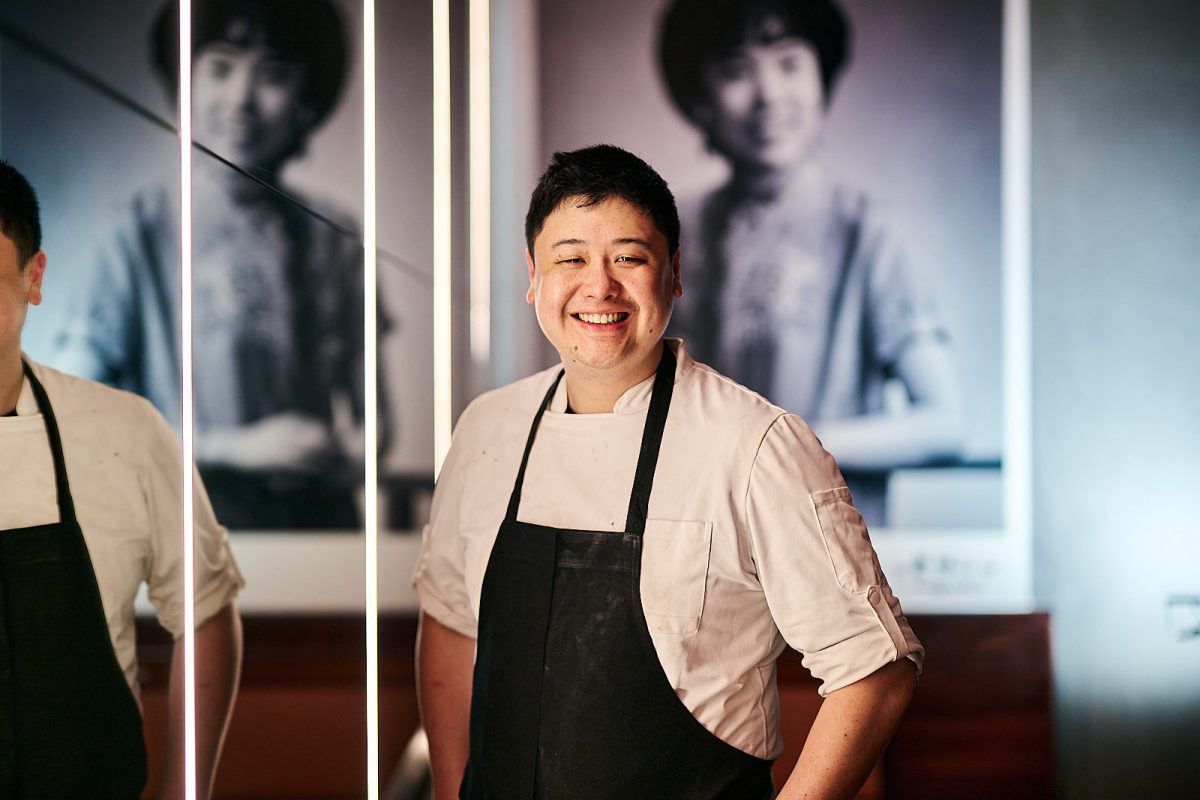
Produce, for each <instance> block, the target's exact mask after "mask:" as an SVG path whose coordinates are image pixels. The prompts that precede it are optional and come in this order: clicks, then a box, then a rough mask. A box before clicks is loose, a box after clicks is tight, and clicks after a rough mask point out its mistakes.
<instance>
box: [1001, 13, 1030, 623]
mask: <svg viewBox="0 0 1200 800" xmlns="http://www.w3.org/2000/svg"><path fill="white" fill-rule="evenodd" d="M1003 86H1004V96H1003V109H1002V110H1003V113H1002V115H1001V116H1002V119H1003V120H1004V130H1003V137H1004V140H1003V148H1002V152H1003V153H1004V158H1003V170H1004V174H1003V203H1004V228H1003V229H1004V386H1005V391H1004V519H1005V525H1006V527H1007V528H1008V530H1009V535H1010V536H1011V537H1012V538H1013V541H1014V546H1015V548H1016V550H1015V552H1014V553H1013V555H1014V556H1015V557H1017V558H1020V563H1021V564H1022V565H1023V576H1022V581H1023V584H1022V586H1021V587H1020V588H1021V593H1020V598H1021V601H1022V602H1023V603H1025V604H1026V605H1027V606H1029V607H1030V608H1032V607H1033V601H1034V597H1033V575H1032V572H1033V486H1032V483H1033V424H1032V420H1031V414H1032V412H1031V404H1032V400H1033V394H1032V384H1031V380H1032V370H1033V363H1032V361H1033V359H1032V307H1031V296H1030V294H1031V287H1030V281H1031V268H1030V213H1031V212H1030V207H1029V204H1030V120H1031V110H1030V102H1031V101H1030V91H1031V88H1030V46H1029V2H1028V0H1006V2H1005V5H1004V80H1003Z"/></svg>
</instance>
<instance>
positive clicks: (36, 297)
mask: <svg viewBox="0 0 1200 800" xmlns="http://www.w3.org/2000/svg"><path fill="white" fill-rule="evenodd" d="M45 274H46V254H45V253H43V252H42V251H41V250H38V251H37V252H36V253H34V254H33V256H32V257H31V258H30V259H29V262H28V263H27V264H26V265H25V279H26V280H27V281H29V290H28V291H27V292H26V293H25V297H26V299H28V300H29V304H30V305H34V306H36V305H40V304H41V302H42V278H43V277H44V276H45Z"/></svg>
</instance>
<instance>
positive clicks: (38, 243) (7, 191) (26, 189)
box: [0, 159, 42, 270]
mask: <svg viewBox="0 0 1200 800" xmlns="http://www.w3.org/2000/svg"><path fill="white" fill-rule="evenodd" d="M0 232H3V233H4V235H5V236H7V237H8V238H10V239H12V240H13V242H14V243H15V244H16V245H17V256H18V258H19V259H20V262H21V263H20V264H19V267H18V268H19V269H21V270H24V269H25V265H26V264H28V263H29V259H31V258H33V256H34V254H35V253H37V251H39V250H41V249H42V223H41V220H40V218H39V214H38V201H37V194H36V193H35V192H34V191H33V187H32V186H30V185H29V181H27V180H25V176H24V175H22V174H21V173H20V172H18V171H17V169H16V167H14V166H13V165H12V164H9V163H8V162H7V161H5V160H3V159H0Z"/></svg>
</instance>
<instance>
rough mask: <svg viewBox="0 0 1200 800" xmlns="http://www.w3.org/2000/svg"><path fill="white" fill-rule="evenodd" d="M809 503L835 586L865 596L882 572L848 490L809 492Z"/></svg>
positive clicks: (881, 578)
mask: <svg viewBox="0 0 1200 800" xmlns="http://www.w3.org/2000/svg"><path fill="white" fill-rule="evenodd" d="M812 502H813V507H814V508H816V511H817V521H818V522H819V523H820V524H821V538H822V539H824V540H825V549H826V550H828V551H829V559H830V561H831V562H832V563H833V570H834V572H835V573H836V574H837V581H838V584H839V585H840V586H841V587H842V588H843V589H845V590H846V591H848V592H865V591H867V590H868V589H870V588H871V587H872V586H878V585H879V584H881V583H883V570H882V569H880V567H879V561H878V560H877V559H876V557H875V549H874V548H873V547H872V546H871V538H870V537H869V536H868V535H867V525H866V523H865V522H863V518H862V514H859V513H858V509H857V508H855V507H854V502H853V500H851V498H850V490H849V489H847V488H846V487H845V486H839V487H838V488H836V489H828V490H826V491H823V492H813V494H812Z"/></svg>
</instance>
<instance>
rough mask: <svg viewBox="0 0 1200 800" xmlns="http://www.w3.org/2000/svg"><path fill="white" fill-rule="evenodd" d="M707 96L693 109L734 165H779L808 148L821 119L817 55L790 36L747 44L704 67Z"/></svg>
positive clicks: (797, 158) (817, 133) (792, 161)
mask: <svg viewBox="0 0 1200 800" xmlns="http://www.w3.org/2000/svg"><path fill="white" fill-rule="evenodd" d="M704 85H705V88H706V95H707V99H706V100H705V101H704V102H702V103H701V104H700V105H699V106H698V107H697V108H696V109H695V111H694V112H693V118H694V119H695V121H696V122H697V123H698V124H699V125H700V126H701V127H702V128H704V130H705V131H706V132H707V133H708V135H709V138H710V140H711V141H712V143H713V144H714V145H715V146H716V148H717V149H718V150H719V151H720V152H722V153H723V154H725V155H726V156H727V157H729V158H730V159H732V160H733V161H734V162H736V163H738V164H742V165H745V166H750V167H758V168H764V169H778V168H783V167H788V166H791V165H794V164H796V163H797V162H799V161H800V160H801V159H803V158H804V157H806V156H807V155H808V154H809V152H810V151H811V150H812V147H813V145H814V144H815V143H816V141H817V139H818V138H819V136H820V133H821V129H822V127H823V126H824V122H825V106H824V102H825V99H824V92H823V91H822V88H821V67H820V63H819V62H818V60H817V55H816V53H815V52H814V51H813V49H812V47H810V46H809V45H808V44H807V43H806V42H804V41H803V40H801V39H797V38H794V37H791V38H783V39H779V40H777V41H775V42H772V43H770V44H750V45H746V46H744V47H741V48H739V49H738V50H736V51H734V52H733V53H732V54H730V55H729V56H726V57H724V58H718V59H714V60H711V61H709V62H707V63H706V64H705V65H704Z"/></svg>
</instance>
